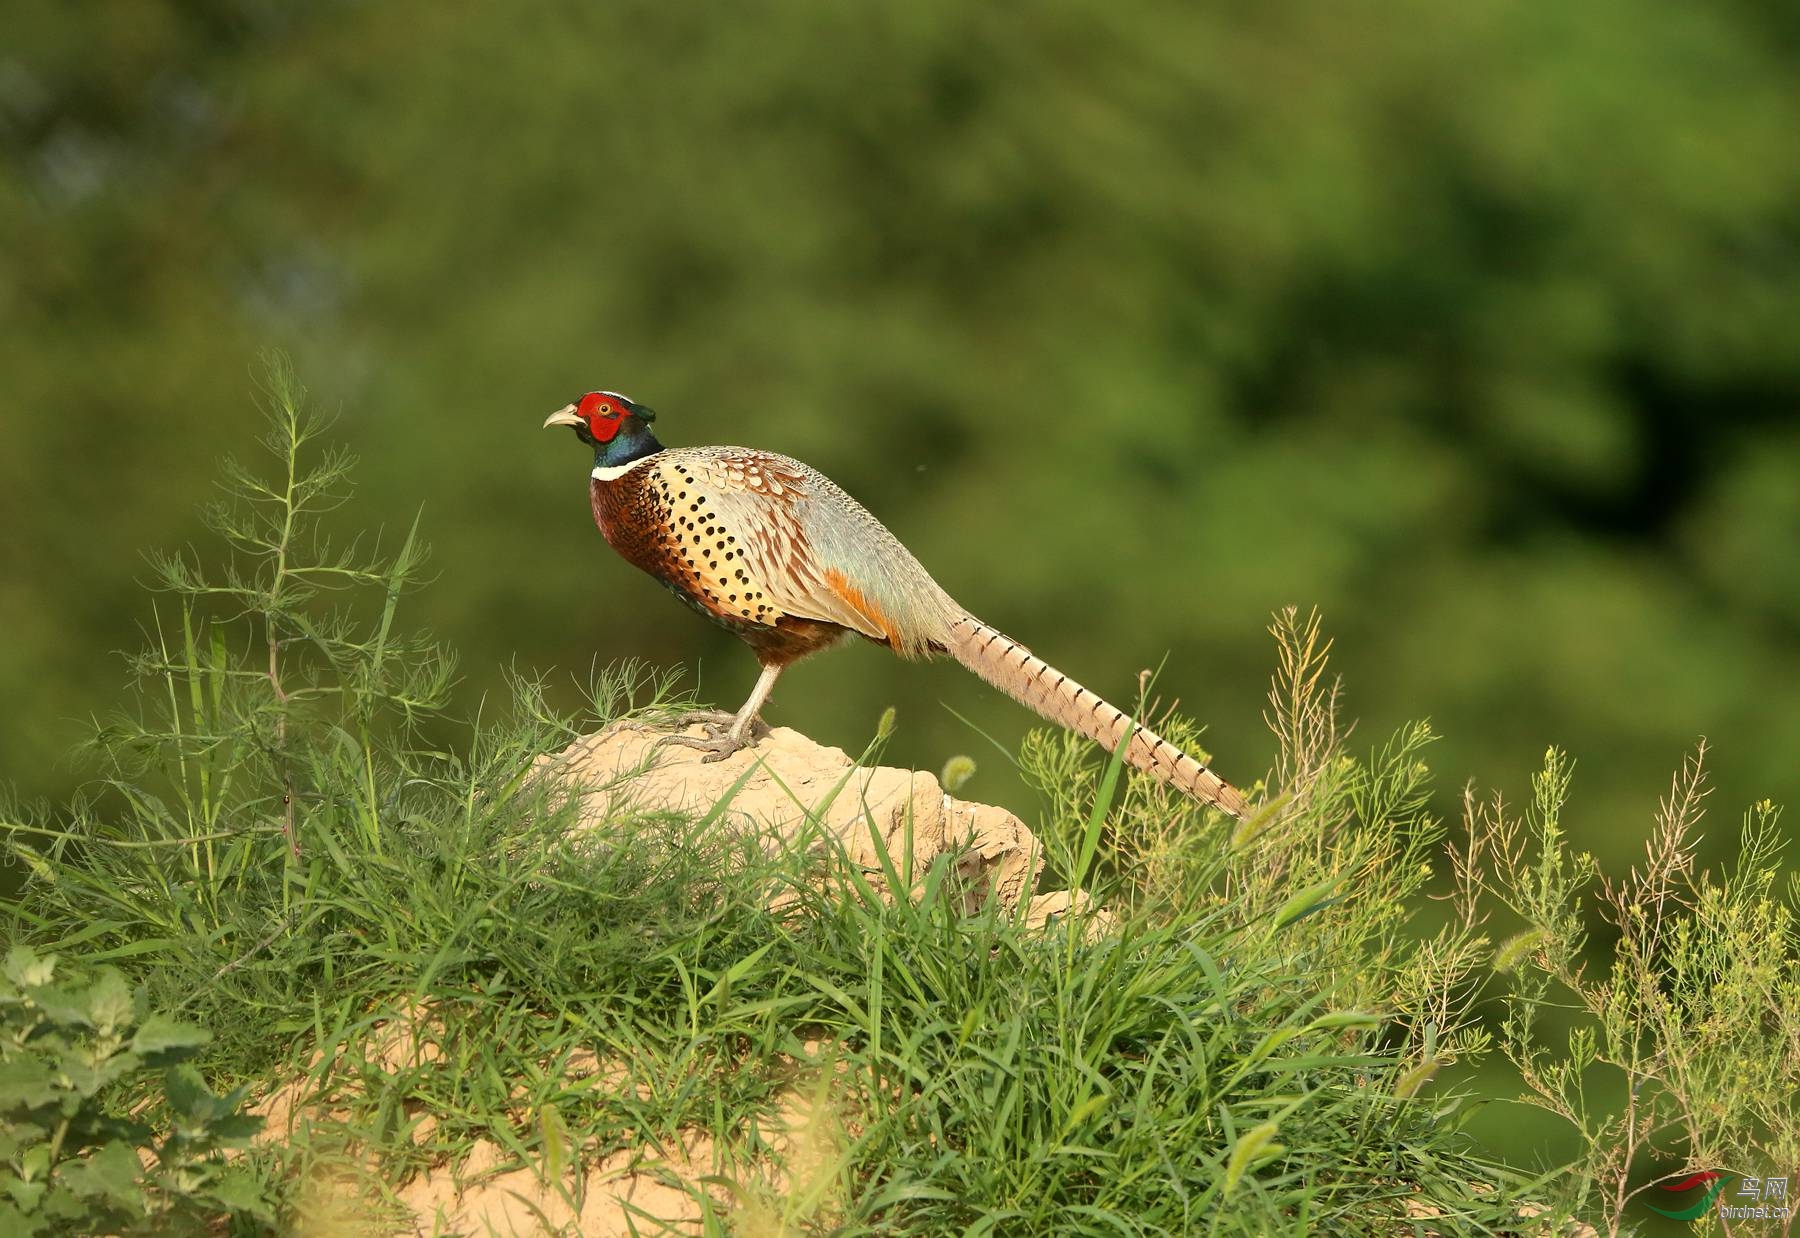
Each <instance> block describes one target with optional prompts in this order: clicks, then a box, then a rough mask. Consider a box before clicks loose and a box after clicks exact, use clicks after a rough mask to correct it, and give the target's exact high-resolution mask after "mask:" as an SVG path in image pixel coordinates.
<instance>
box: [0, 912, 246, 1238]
mask: <svg viewBox="0 0 1800 1238" xmlns="http://www.w3.org/2000/svg"><path fill="white" fill-rule="evenodd" d="M57 972H58V960H57V958H56V956H54V955H51V956H48V957H42V958H40V957H39V956H38V955H37V953H36V952H34V951H33V950H32V949H31V948H30V947H28V946H15V947H14V948H13V949H12V951H11V952H10V953H9V954H8V956H7V958H6V964H5V969H4V977H3V978H0V1233H5V1234H8V1235H18V1236H19V1238H29V1236H30V1235H35V1234H127V1233H170V1232H176V1231H179V1230H180V1229H182V1228H183V1227H192V1228H194V1229H199V1228H200V1227H201V1226H202V1225H203V1224H204V1223H206V1222H207V1221H208V1220H211V1219H215V1218H218V1217H221V1216H229V1215H233V1214H244V1215H248V1216H251V1217H256V1216H266V1215H267V1210H266V1209H265V1207H264V1205H263V1200H262V1192H261V1188H260V1186H259V1185H258V1183H257V1180H256V1178H255V1177H254V1175H252V1174H251V1173H250V1172H249V1171H248V1170H247V1169H245V1168H243V1167H241V1166H233V1165H231V1164H229V1163H227V1162H226V1160H225V1159H224V1157H223V1156H222V1155H221V1154H222V1153H223V1152H224V1151H225V1150H227V1149H236V1148H243V1147H245V1146H246V1145H247V1144H248V1143H249V1141H250V1137H251V1136H252V1135H254V1134H255V1133H256V1132H257V1130H258V1129H260V1128H261V1126H262V1122H261V1121H260V1119H257V1118H252V1117H248V1116H245V1115H243V1114H241V1113H239V1112H238V1106H239V1103H240V1101H241V1100H242V1099H243V1091H242V1090H241V1089H240V1090H238V1091H234V1092H231V1093H229V1094H227V1095H225V1096H217V1095H214V1094H213V1092H212V1091H211V1090H210V1089H209V1088H208V1087H207V1086H206V1084H205V1083H204V1082H203V1081H202V1080H201V1079H200V1077H199V1075H198V1074H197V1073H196V1072H195V1071H194V1070H193V1069H192V1068H191V1067H190V1066H186V1065H184V1064H183V1063H185V1062H187V1060H188V1059H189V1058H191V1057H192V1056H193V1055H194V1054H195V1053H196V1052H198V1051H199V1050H200V1048H201V1047H203V1046H204V1045H205V1044H206V1043H207V1041H208V1040H209V1039H210V1037H209V1035H208V1033H207V1032H206V1030H205V1029H204V1028H200V1027H195V1026H193V1025H192V1024H188V1023H180V1022H177V1021H176V1020H174V1019H171V1018H168V1017H167V1016H164V1015H160V1014H151V1013H148V1012H147V1011H146V1009H145V1002H144V999H143V996H142V994H141V993H136V994H134V993H133V992H132V990H131V988H130V987H129V986H128V985H127V984H126V982H125V980H124V978H123V977H122V976H121V975H120V974H119V972H118V971H117V970H116V969H114V968H111V967H103V968H101V969H100V970H99V971H98V972H97V973H95V975H94V977H93V979H92V980H91V981H87V982H85V983H84V982H83V979H82V978H81V977H80V976H79V975H78V974H76V973H74V972H66V973H65V974H64V975H62V976H60V977H59V976H58V974H57ZM59 981H60V983H59ZM152 1076H159V1077H160V1085H161V1086H160V1092H159V1093H155V1092H153V1089H152V1088H151V1087H150V1086H149V1085H150V1084H151V1077H152ZM119 1098H124V1099H126V1100H128V1101H133V1100H134V1101H136V1102H137V1104H136V1105H135V1106H134V1111H135V1112H136V1113H156V1114H158V1115H159V1116H161V1117H162V1118H164V1119H165V1125H164V1126H163V1129H161V1130H160V1131H158V1130H157V1129H155V1128H153V1127H152V1126H151V1125H150V1124H149V1123H147V1122H145V1121H143V1120H141V1119H140V1118H139V1117H137V1116H132V1114H131V1113H126V1114H121V1113H118V1112H116V1111H115V1107H114V1106H115V1103H116V1101H117V1100H118V1099H119Z"/></svg>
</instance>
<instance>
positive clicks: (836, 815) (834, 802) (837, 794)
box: [534, 722, 1080, 919]
mask: <svg viewBox="0 0 1800 1238" xmlns="http://www.w3.org/2000/svg"><path fill="white" fill-rule="evenodd" d="M686 733H687V734H689V735H693V736H700V735H701V734H702V731H701V730H700V728H699V727H693V728H690V729H689V730H688V731H687V732H686ZM667 734H668V732H667V731H661V730H656V729H652V728H650V727H646V726H643V725H641V724H638V723H631V722H626V723H616V724H614V725H613V726H610V727H607V728H606V729H605V730H603V731H598V732H595V733H594V734H592V735H587V736H584V737H583V738H581V739H579V740H576V741H575V742H574V743H573V744H571V745H569V746H568V747H567V748H565V749H564V750H563V751H562V752H560V753H556V754H554V755H545V756H542V757H540V758H538V761H537V764H536V766H535V767H534V768H535V770H536V772H537V773H538V774H539V775H540V776H543V777H549V778H553V779H555V780H556V782H557V783H558V784H559V785H561V786H563V787H566V788H569V789H570V790H573V791H576V792H577V793H579V794H580V796H581V805H582V806H581V820H582V823H583V825H585V826H588V827H592V826H594V825H597V824H599V823H600V822H603V821H605V820H606V818H607V816H608V815H609V814H610V813H611V812H613V811H614V810H615V809H617V808H623V807H633V808H637V809H640V810H669V811H674V812H682V813H690V814H691V813H703V812H706V811H707V810H709V809H711V808H712V806H713V805H715V804H717V803H718V802H719V801H720V800H722V799H724V798H725V797H726V796H727V795H730V797H731V799H730V808H729V810H728V815H729V816H730V817H733V818H736V819H737V820H739V821H743V822H748V823H751V824H754V825H756V826H758V827H762V828H765V829H768V830H771V831H772V832H773V833H774V835H775V836H777V837H779V838H780V839H783V840H786V841H788V842H794V841H797V840H799V839H801V838H802V837H803V836H805V835H806V834H807V832H808V831H809V829H810V828H811V825H810V823H811V822H812V821H814V820H816V821H817V822H818V823H819V824H820V825H822V826H823V828H824V829H825V830H827V831H829V832H830V833H831V834H832V835H833V836H834V837H835V838H836V839H837V840H838V841H839V842H840V843H841V844H842V845H843V848H844V851H845V854H846V855H847V856H848V857H849V859H850V861H851V862H852V863H855V864H860V865H862V866H863V867H864V869H865V870H866V871H868V872H870V873H876V872H879V871H881V854H880V852H879V851H878V850H877V848H878V846H879V847H880V848H882V849H884V850H885V851H886V852H887V855H888V857H889V858H890V859H891V860H892V861H893V862H894V863H895V864H896V867H898V866H899V865H900V862H901V860H902V857H904V856H905V854H906V838H905V831H906V829H907V828H908V823H909V821H910V827H911V830H912V857H913V871H914V872H915V873H919V874H923V873H924V872H925V870H926V868H927V867H928V866H929V865H930V864H931V862H932V861H933V860H934V859H936V858H937V857H938V856H940V855H943V854H946V853H948V854H950V855H953V856H954V857H956V859H955V863H956V871H957V874H958V876H960V877H961V878H963V880H964V881H965V882H966V886H965V888H966V889H967V890H968V891H969V894H968V901H969V903H970V904H971V909H972V907H973V905H974V904H978V903H979V902H980V901H981V900H982V899H983V898H985V897H987V895H988V894H989V893H992V895H993V896H994V897H996V898H997V899H998V900H999V901H1000V903H1001V904H1002V905H1003V906H1007V907H1013V906H1017V905H1018V904H1019V903H1020V902H1021V901H1024V902H1025V903H1026V905H1027V906H1028V907H1030V908H1031V910H1032V911H1033V912H1034V913H1035V917H1036V918H1039V919H1041V918H1043V917H1044V916H1047V915H1055V914H1059V913H1061V912H1063V911H1065V910H1067V909H1068V907H1069V905H1070V899H1069V896H1068V895H1067V894H1066V893H1060V894H1055V895H1043V896H1039V897H1038V898H1035V899H1034V898H1032V888H1033V885H1034V883H1035V881H1036V877H1037V874H1038V870H1039V858H1040V854H1041V853H1040V850H1039V847H1038V842H1037V839H1036V838H1035V837H1034V836H1033V835H1032V833H1031V831H1030V830H1029V829H1027V828H1026V826H1025V823H1024V822H1022V821H1020V820H1019V818H1017V817H1015V816H1014V815H1013V814H1012V813H1010V812H1008V811H1007V810H1006V809H1004V808H999V807H996V806H994V805H992V804H976V803H971V802H969V801H967V800H960V799H957V798H956V797H955V796H953V795H950V794H949V793H948V792H946V791H945V790H944V789H943V787H942V786H940V785H939V783H938V780H937V779H936V778H934V777H933V776H932V775H930V774H927V773H924V772H922V771H919V770H910V769H898V768H895V767H893V766H883V765H877V766H858V765H856V764H855V763H854V762H853V761H852V760H851V759H850V758H849V756H847V755H846V754H845V753H844V752H843V750H842V749H839V748H827V747H824V746H823V745H821V744H817V743H814V742H813V741H812V740H810V739H808V738H807V737H806V736H804V735H802V734H800V732H798V731H794V730H790V729H788V728H786V727H776V728H775V729H774V730H773V731H771V732H770V733H769V734H768V735H767V736H766V737H764V738H763V739H762V740H761V741H760V742H759V743H757V744H755V745H754V746H753V747H749V748H745V749H742V750H740V751H738V752H736V753H733V754H732V755H731V756H729V757H727V758H725V759H724V760H722V761H714V762H706V761H704V760H703V759H702V754H701V753H699V752H696V751H695V750H693V749H691V748H683V747H679V746H676V745H668V746H664V747H658V746H657V743H658V741H659V740H661V739H662V738H663V737H664V736H665V735H667ZM740 779H743V780H744V782H743V785H742V786H741V787H739V786H737V784H738V782H739V780H740ZM734 787H737V790H736V791H735V793H734V792H733V790H732V789H733V788H734ZM871 822H873V824H874V829H873V830H871V829H870V823H871ZM877 840H879V841H877ZM1076 901H1077V902H1079V901H1080V900H1079V898H1078V899H1077V900H1076Z"/></svg>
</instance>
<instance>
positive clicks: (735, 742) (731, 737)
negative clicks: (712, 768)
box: [656, 710, 769, 765]
mask: <svg viewBox="0 0 1800 1238" xmlns="http://www.w3.org/2000/svg"><path fill="white" fill-rule="evenodd" d="M676 721H677V723H678V724H679V725H680V726H681V727H682V728H684V729H685V728H687V727H689V726H698V727H700V728H701V729H702V730H704V731H705V732H706V734H705V736H704V737H701V736H695V735H680V734H676V735H665V736H663V737H662V738H661V739H659V740H657V741H656V746H657V747H658V748H660V747H662V746H663V745H664V744H673V745H675V746H677V747H680V748H694V749H697V750H698V751H700V752H704V753H705V754H706V755H705V756H703V757H701V758H700V760H701V762H702V764H707V765H710V764H711V763H712V762H714V761H723V760H724V759H725V758H726V757H728V756H730V755H731V754H732V753H734V752H736V751H738V750H739V749H740V748H750V747H754V746H755V745H756V743H757V742H758V741H759V740H761V739H762V738H764V737H765V736H766V735H768V733H769V727H768V724H767V723H765V722H763V721H762V720H761V719H758V718H752V719H750V720H749V722H748V723H746V724H744V725H741V726H740V725H739V723H738V718H737V715H735V714H728V713H725V712H724V711H723V710H702V711H699V712H696V713H692V714H687V715H684V716H683V717H681V718H679V719H677V720H676Z"/></svg>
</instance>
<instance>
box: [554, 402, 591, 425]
mask: <svg viewBox="0 0 1800 1238" xmlns="http://www.w3.org/2000/svg"><path fill="white" fill-rule="evenodd" d="M583 424H585V423H584V422H583V421H582V420H581V416H580V414H578V413H577V412H576V411H575V406H574V405H573V404H565V405H563V406H562V407H561V408H559V409H557V410H556V411H555V412H554V413H551V414H550V415H549V416H548V417H546V418H544V429H546V430H548V429H549V428H550V427H551V426H576V427H578V428H579V427H580V426H582V425H583Z"/></svg>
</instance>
